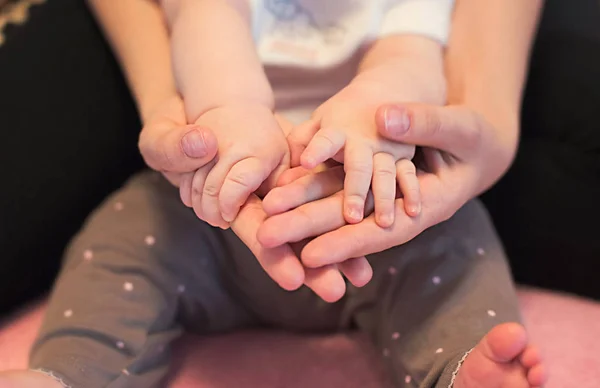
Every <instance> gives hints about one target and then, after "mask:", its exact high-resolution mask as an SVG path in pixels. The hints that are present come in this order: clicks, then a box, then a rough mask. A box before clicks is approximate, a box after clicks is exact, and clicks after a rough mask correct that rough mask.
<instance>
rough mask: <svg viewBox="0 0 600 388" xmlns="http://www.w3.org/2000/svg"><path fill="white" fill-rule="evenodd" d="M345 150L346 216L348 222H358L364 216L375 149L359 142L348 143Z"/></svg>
mask: <svg viewBox="0 0 600 388" xmlns="http://www.w3.org/2000/svg"><path fill="white" fill-rule="evenodd" d="M344 151H345V152H344V169H345V171H346V179H345V180H344V218H345V219H346V221H347V222H348V223H351V224H356V223H358V222H360V221H362V219H363V217H364V211H365V201H366V199H367V193H368V192H369V188H370V186H371V178H372V176H373V151H372V150H371V148H370V147H369V146H368V145H365V144H361V143H359V142H355V143H348V144H346V148H345V150H344Z"/></svg>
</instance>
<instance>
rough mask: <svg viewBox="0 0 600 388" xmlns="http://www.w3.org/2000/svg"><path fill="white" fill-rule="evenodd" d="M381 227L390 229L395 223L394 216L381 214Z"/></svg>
mask: <svg viewBox="0 0 600 388" xmlns="http://www.w3.org/2000/svg"><path fill="white" fill-rule="evenodd" d="M379 223H380V224H381V225H380V226H382V227H384V228H389V227H390V226H392V224H393V223H394V216H393V215H392V214H387V213H386V214H381V215H380V216H379Z"/></svg>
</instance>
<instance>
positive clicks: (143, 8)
mask: <svg viewBox="0 0 600 388" xmlns="http://www.w3.org/2000/svg"><path fill="white" fill-rule="evenodd" d="M88 3H89V5H90V8H91V9H92V11H93V12H94V14H95V15H96V18H97V20H98V22H99V24H100V26H101V27H102V29H103V31H104V34H105V36H106V38H107V39H108V41H109V43H110V45H111V46H112V48H113V51H114V53H115V55H116V56H117V58H118V60H119V62H120V64H121V68H122V69H123V71H124V73H125V77H126V78H127V81H128V84H129V87H130V89H131V91H132V93H133V95H134V98H135V100H136V103H137V106H138V110H139V112H140V115H141V116H142V120H143V119H144V118H145V117H146V116H147V115H148V114H150V112H151V111H152V110H153V109H154V108H155V107H156V106H157V105H158V104H159V103H160V102H162V101H164V100H165V99H166V98H168V97H170V96H172V95H173V94H175V93H176V88H175V82H174V79H173V72H172V69H171V58H170V52H169V36H168V31H167V27H166V24H165V22H164V19H163V14H162V10H161V9H160V6H159V5H158V4H157V3H156V2H153V1H149V0H127V1H123V0H88Z"/></svg>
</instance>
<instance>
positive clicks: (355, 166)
mask: <svg viewBox="0 0 600 388" xmlns="http://www.w3.org/2000/svg"><path fill="white" fill-rule="evenodd" d="M344 167H345V170H346V173H352V174H356V175H368V176H371V174H372V173H373V166H372V165H371V164H370V163H368V162H367V161H363V160H352V161H348V163H347V164H345V165H344Z"/></svg>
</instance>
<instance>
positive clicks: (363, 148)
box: [289, 77, 421, 228]
mask: <svg viewBox="0 0 600 388" xmlns="http://www.w3.org/2000/svg"><path fill="white" fill-rule="evenodd" d="M389 89H390V87H389V85H388V84H386V83H385V82H379V81H377V80H373V79H368V78H360V77H357V78H356V79H355V80H354V81H353V82H352V83H350V85H348V86H347V87H346V88H344V89H342V90H341V91H340V92H339V93H338V94H336V95H335V96H333V97H332V98H331V99H329V100H328V101H326V102H325V103H324V104H323V105H321V106H320V107H319V108H318V109H317V110H316V111H315V113H314V114H313V117H312V119H311V120H310V121H309V122H307V123H305V124H303V125H301V126H299V127H298V128H296V129H295V130H294V131H293V133H292V134H291V135H290V137H289V140H290V147H291V148H292V156H293V158H294V159H295V162H294V163H295V164H296V163H299V164H301V165H302V166H303V167H304V168H307V169H312V168H314V167H315V166H317V165H319V164H321V163H323V162H325V161H326V160H328V159H331V158H332V159H334V160H336V161H338V162H341V163H343V164H344V170H345V172H346V177H345V181H344V207H343V213H344V218H345V219H346V221H347V222H348V223H357V222H360V221H361V220H362V219H363V217H364V206H365V200H366V198H367V193H368V192H369V188H370V187H371V184H372V191H373V195H374V200H375V219H376V222H377V224H378V225H380V226H381V227H384V228H387V227H390V226H391V225H392V224H393V223H394V203H395V199H396V181H397V182H398V184H399V187H400V190H401V193H402V195H403V196H404V203H405V210H406V213H407V214H408V215H410V216H417V215H418V214H419V213H420V210H421V205H420V189H419V184H418V180H417V176H416V168H415V166H414V164H413V163H412V162H411V160H412V158H413V157H414V154H415V147H414V146H412V145H405V144H398V143H394V142H391V141H388V140H386V139H383V138H382V137H380V136H379V135H378V134H377V127H376V123H375V121H374V117H375V113H376V111H377V108H378V107H379V106H380V105H382V104H384V103H385V102H387V101H394V100H396V101H397V100H398V98H394V97H395V96H394V95H391V94H390V93H389ZM298 143H300V144H307V145H306V148H305V149H304V147H300V148H299V147H298V146H297V144H298Z"/></svg>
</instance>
